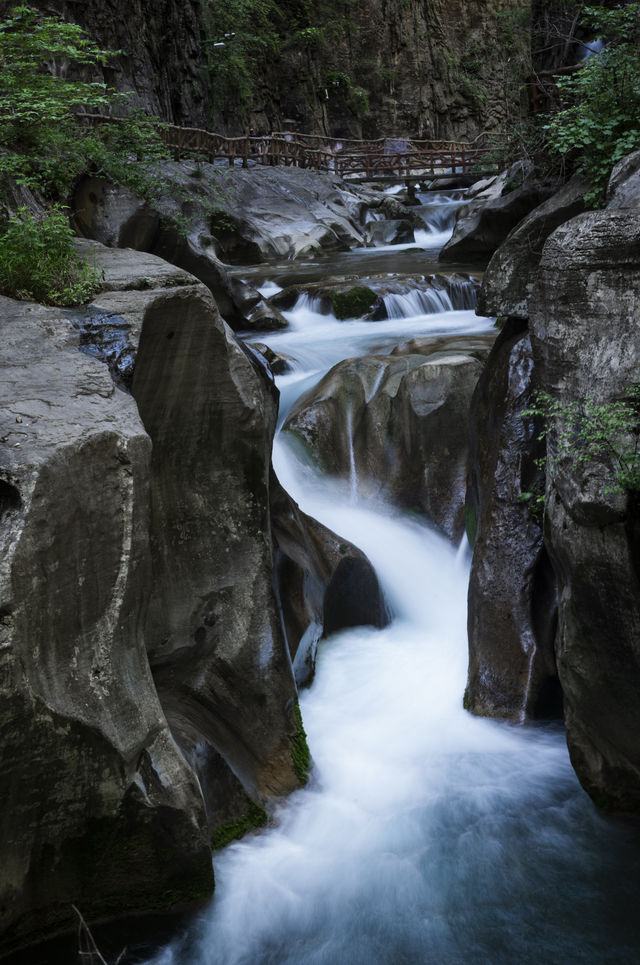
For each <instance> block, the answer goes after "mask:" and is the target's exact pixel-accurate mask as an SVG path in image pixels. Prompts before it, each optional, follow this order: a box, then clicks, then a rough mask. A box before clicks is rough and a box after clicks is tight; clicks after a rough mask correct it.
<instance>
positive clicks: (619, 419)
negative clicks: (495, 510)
mask: <svg viewBox="0 0 640 965" xmlns="http://www.w3.org/2000/svg"><path fill="white" fill-rule="evenodd" d="M522 416H523V418H525V417H531V416H533V417H536V418H540V419H541V420H542V426H543V428H542V431H541V433H540V435H539V436H538V439H540V440H543V439H546V438H547V437H548V435H549V433H552V438H553V449H552V453H553V454H551V452H549V451H548V453H547V456H546V457H544V458H543V459H540V460H538V461H537V465H538V467H539V468H545V466H546V468H553V466H555V465H556V464H557V463H558V462H559V461H560V460H561V459H564V458H566V457H570V458H571V460H572V462H573V464H574V465H575V466H576V467H579V466H587V465H589V464H590V463H595V462H599V463H604V464H605V465H606V466H607V467H608V477H609V478H608V484H607V488H606V490H605V491H606V492H610V493H624V492H629V493H630V492H640V383H634V384H633V385H631V386H630V387H629V388H628V389H627V392H626V397H625V398H624V399H619V400H617V401H613V402H596V401H595V400H594V399H591V398H586V399H585V400H584V402H581V403H578V402H570V403H561V402H558V400H557V399H554V398H553V397H552V396H550V395H548V394H547V393H545V392H537V393H536V396H535V399H534V402H533V404H532V405H531V406H530V407H529V408H528V409H525V410H524V411H523V412H522ZM548 448H549V447H548ZM520 498H521V500H522V501H523V502H526V503H528V504H529V506H530V507H532V508H534V509H535V508H536V507H537V508H539V509H541V508H542V506H543V505H544V493H542V492H528V493H522V494H521V496H520Z"/></svg>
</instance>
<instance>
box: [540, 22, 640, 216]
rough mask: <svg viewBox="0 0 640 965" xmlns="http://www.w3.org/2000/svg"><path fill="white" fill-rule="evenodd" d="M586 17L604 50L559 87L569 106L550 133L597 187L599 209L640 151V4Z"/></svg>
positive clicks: (555, 146) (591, 201)
mask: <svg viewBox="0 0 640 965" xmlns="http://www.w3.org/2000/svg"><path fill="white" fill-rule="evenodd" d="M585 14H586V17H587V18H588V20H589V22H590V23H591V25H592V26H593V29H594V32H595V33H596V35H597V36H598V37H599V38H601V39H602V40H603V41H604V44H605V46H604V49H603V50H602V51H601V53H599V54H596V55H594V56H592V57H590V58H589V59H588V60H587V61H586V62H585V63H584V65H583V66H582V67H581V69H580V70H578V71H576V73H575V74H572V75H571V76H569V77H565V78H562V79H560V80H559V81H558V87H559V88H560V90H561V93H562V97H563V101H564V103H565V104H566V105H567V106H566V107H565V108H564V110H561V111H560V112H558V113H557V114H555V115H554V116H553V117H552V118H551V119H550V121H549V123H548V125H547V128H546V130H547V137H548V142H549V146H550V149H551V150H552V151H553V152H554V153H555V154H557V155H561V156H563V157H566V158H569V159H574V161H575V168H576V170H578V171H579V172H581V173H582V174H584V175H586V177H587V178H588V179H589V181H590V182H591V185H592V189H591V191H590V193H589V194H588V195H587V197H586V202H587V204H588V205H590V206H592V207H597V206H598V204H599V203H601V201H602V199H603V196H604V192H605V188H606V185H607V181H608V178H609V175H610V173H611V168H612V167H613V165H614V164H616V162H617V161H619V160H621V159H622V158H623V157H624V156H625V155H626V154H629V153H630V152H631V151H633V150H636V149H637V148H640V58H639V57H638V45H639V43H640V3H629V4H627V5H626V6H620V7H615V8H614V9H608V8H606V7H587V8H586V11H585Z"/></svg>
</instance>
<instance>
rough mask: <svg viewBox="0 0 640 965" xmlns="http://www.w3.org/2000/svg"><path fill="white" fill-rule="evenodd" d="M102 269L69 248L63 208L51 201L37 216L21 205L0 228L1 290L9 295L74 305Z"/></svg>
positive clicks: (96, 282)
mask: <svg viewBox="0 0 640 965" xmlns="http://www.w3.org/2000/svg"><path fill="white" fill-rule="evenodd" d="M99 288H100V275H99V273H98V271H97V270H96V269H95V268H90V267H89V266H88V265H86V264H84V262H82V261H81V260H80V259H79V258H78V256H77V254H76V253H75V251H74V248H73V232H72V230H71V228H70V227H69V220H68V217H67V214H66V213H65V211H64V209H63V208H61V207H59V206H57V205H55V206H53V207H52V208H50V209H49V211H47V212H45V213H44V214H43V215H42V217H40V218H36V217H35V216H34V215H33V214H31V212H29V211H28V210H27V209H26V208H20V209H19V210H18V211H17V213H16V214H15V215H14V216H13V218H12V219H11V220H10V221H9V223H8V224H7V225H6V226H5V227H4V229H3V230H2V231H0V291H1V292H2V294H3V295H9V296H10V297H12V298H20V299H26V300H30V301H38V302H43V303H44V304H45V305H62V306H72V305H81V304H82V303H83V302H87V301H89V299H90V298H91V297H92V295H94V294H95V292H96V291H98V289H99Z"/></svg>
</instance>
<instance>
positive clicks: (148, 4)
mask: <svg viewBox="0 0 640 965" xmlns="http://www.w3.org/2000/svg"><path fill="white" fill-rule="evenodd" d="M5 6H6V7H13V6H14V4H13V3H10V4H0V11H1V12H4V7H5ZM31 6H33V7H35V8H36V9H39V10H42V12H43V13H46V14H49V15H50V14H52V13H57V14H60V15H61V16H62V17H63V18H64V19H65V20H71V21H73V22H75V23H78V24H80V26H81V27H83V28H84V29H85V30H86V31H87V33H88V34H89V36H90V37H91V38H92V40H95V42H96V43H98V44H99V45H100V46H101V47H103V48H105V49H107V50H113V51H119V52H120V53H119V54H118V56H117V57H115V58H114V59H113V60H112V61H111V62H110V64H109V65H108V66H106V67H105V68H104V69H103V79H104V81H105V82H106V83H107V84H109V86H111V87H114V88H115V89H116V90H118V91H133V92H134V93H133V95H132V96H131V100H130V103H131V105H132V106H133V107H139V108H142V109H143V110H145V111H149V112H151V113H154V114H157V115H158V116H159V117H161V118H163V119H164V120H168V121H172V122H173V123H175V124H185V125H200V126H206V124H207V121H208V119H209V115H210V101H209V88H208V85H207V83H206V76H205V74H204V73H203V70H202V65H203V63H204V55H203V51H202V46H201V31H202V7H203V4H202V3H201V0H180V2H178V0H169V2H163V3H157V2H154V0H126V2H125V0H83V2H82V3H77V2H73V0H47V2H42V0H36V2H34V3H32V4H31Z"/></svg>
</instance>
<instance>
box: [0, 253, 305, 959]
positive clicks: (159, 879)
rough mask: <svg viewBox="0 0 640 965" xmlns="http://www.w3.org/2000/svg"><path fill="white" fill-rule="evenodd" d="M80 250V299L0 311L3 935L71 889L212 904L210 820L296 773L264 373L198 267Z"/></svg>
mask: <svg viewBox="0 0 640 965" xmlns="http://www.w3.org/2000/svg"><path fill="white" fill-rule="evenodd" d="M80 247H81V248H82V249H83V250H84V253H85V255H87V256H88V257H89V258H90V259H91V260H93V262H94V263H95V264H96V266H97V267H98V268H99V269H100V270H101V271H103V273H104V282H105V289H106V290H104V291H103V292H102V293H101V294H100V295H98V296H97V297H96V299H95V301H94V302H93V303H92V304H91V305H90V306H87V307H86V308H83V309H78V310H66V311H64V310H58V309H55V310H54V309H42V308H40V307H38V306H31V305H28V304H25V303H17V302H12V301H10V300H8V299H5V300H4V301H3V305H2V308H3V312H2V323H1V324H2V327H3V342H4V345H5V347H6V349H7V352H8V358H10V359H11V365H8V366H7V367H6V371H5V379H4V382H3V386H2V388H1V389H0V391H2V392H3V393H4V400H3V401H4V408H3V429H2V435H1V438H2V441H3V447H2V457H1V466H2V468H1V469H0V510H1V518H0V541H2V542H3V547H2V564H1V565H0V593H1V594H2V599H1V600H0V638H1V641H2V646H1V648H0V652H1V654H2V656H1V658H0V665H1V666H2V669H3V674H2V677H1V682H0V730H1V732H2V741H1V742H0V754H1V755H2V758H1V761H0V766H2V771H3V780H2V782H0V805H1V808H0V813H2V814H3V815H4V816H5V821H6V822H8V823H7V826H6V828H5V830H6V833H5V834H3V835H2V842H1V844H0V861H1V862H2V867H3V868H4V869H5V871H4V875H3V880H2V884H1V885H0V887H1V888H2V889H3V891H2V915H3V918H2V925H3V931H4V938H3V941H4V943H5V944H4V946H3V949H4V948H8V947H13V946H18V945H19V944H20V942H21V941H24V940H26V939H27V938H28V940H29V941H33V940H36V939H38V938H45V937H50V936H51V935H52V934H54V933H55V932H56V931H58V930H60V929H65V928H68V927H69V926H70V925H71V914H70V904H71V902H74V901H75V902H78V901H80V899H81V901H82V909H83V912H84V914H85V915H86V916H87V918H88V919H89V920H93V919H95V918H104V919H110V918H111V919H113V918H117V917H119V916H122V915H125V914H127V915H129V914H142V913H144V912H146V911H149V910H151V909H168V908H170V907H172V906H176V907H184V906H185V905H187V904H189V903H190V902H192V901H193V900H195V899H196V898H202V897H206V896H207V895H209V894H210V893H211V890H212V887H213V878H212V872H211V861H210V844H209V836H210V834H211V833H212V832H213V831H214V830H215V829H216V827H217V826H218V824H219V822H220V821H223V822H224V821H225V820H226V819H227V818H230V819H232V818H237V819H238V820H240V819H242V818H243V816H246V815H245V811H246V808H247V806H248V805H247V801H248V800H250V801H251V802H253V804H254V805H260V804H262V803H264V802H267V801H268V800H269V799H271V798H274V797H278V796H280V795H282V794H284V793H287V792H288V791H290V790H291V789H293V788H295V787H297V786H299V783H300V781H301V780H302V779H303V778H302V776H301V773H300V768H299V763H298V761H297V758H296V754H295V753H294V751H295V750H296V749H297V747H298V745H299V742H300V723H299V717H298V714H297V711H296V689H295V683H294V680H293V675H292V670H291V662H290V658H289V654H288V652H287V647H286V642H285V639H284V635H283V631H282V624H281V619H280V613H279V607H278V601H277V597H276V593H275V590H274V586H273V547H272V536H271V524H270V486H269V471H270V452H271V442H272V434H273V428H274V425H275V416H276V395H275V393H274V391H273V387H272V383H271V382H270V381H269V380H268V378H267V377H266V374H264V373H263V370H262V369H261V368H260V367H259V366H258V365H257V363H255V361H253V362H252V360H251V359H250V358H249V356H248V355H247V354H245V352H244V350H243V349H242V348H241V347H240V346H239V345H238V343H236V341H235V340H234V338H233V336H232V334H231V332H230V330H229V329H228V328H227V327H226V326H225V324H224V323H223V322H222V320H221V319H220V316H219V314H218V312H217V310H216V308H215V305H214V303H213V301H212V299H211V296H210V294H209V292H208V291H207V290H206V289H205V288H204V286H202V285H201V284H199V283H198V282H197V281H196V279H195V278H193V277H191V276H189V275H187V274H186V273H185V272H183V271H181V270H180V269H175V268H173V267H171V266H168V265H166V264H165V263H163V262H161V261H160V260H159V259H157V258H154V257H153V256H151V255H148V254H138V253H134V252H131V251H126V252H125V251H118V250H113V249H107V248H104V247H102V246H99V245H87V243H85V244H84V246H83V245H82V244H81V246H80ZM100 318H103V319H107V320H113V319H115V318H117V319H119V320H120V321H119V323H118V331H119V336H120V337H121V338H122V339H123V340H124V341H125V342H126V344H127V345H128V346H129V347H130V349H131V352H132V353H133V356H134V361H133V374H132V377H131V373H128V374H129V376H130V377H129V380H128V382H129V385H130V389H131V395H130V394H129V393H128V392H126V391H123V390H122V389H120V388H116V386H115V384H114V381H113V380H112V377H111V375H110V372H109V368H107V365H106V364H104V363H103V361H101V360H100V359H104V360H105V361H111V362H112V365H111V368H112V370H114V369H115V371H116V372H117V374H118V375H119V374H120V366H121V365H122V364H123V363H122V357H121V356H120V355H118V354H117V353H116V355H115V356H114V357H110V356H109V352H110V351H111V348H112V345H111V343H110V342H109V341H108V340H107V342H106V343H105V341H104V339H101V337H100V333H99V329H100V324H99V319H100ZM87 320H89V322H90V323H91V324H88V322H87ZM94 337H95V340H96V341H95V345H94V346H93V347H94V348H95V350H96V355H97V356H98V357H90V356H89V355H88V354H87V351H86V350H87V349H88V348H91V347H92V339H93V338H94ZM80 349H84V351H81V350H80ZM298 756H299V755H298ZM294 758H295V759H294ZM236 807H237V808H240V811H241V813H238V814H235V815H234V809H236Z"/></svg>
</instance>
